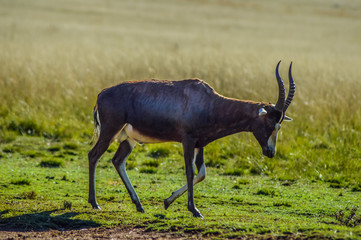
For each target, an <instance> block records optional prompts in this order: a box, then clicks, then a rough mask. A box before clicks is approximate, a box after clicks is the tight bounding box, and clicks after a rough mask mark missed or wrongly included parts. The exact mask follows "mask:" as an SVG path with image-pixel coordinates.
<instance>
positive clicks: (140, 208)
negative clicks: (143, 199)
mask: <svg viewBox="0 0 361 240" xmlns="http://www.w3.org/2000/svg"><path fill="white" fill-rule="evenodd" d="M136 207H137V211H138V212H141V213H144V209H143V207H142V205H140V206H136Z"/></svg>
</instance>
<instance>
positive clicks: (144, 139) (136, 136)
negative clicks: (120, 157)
mask: <svg viewBox="0 0 361 240" xmlns="http://www.w3.org/2000/svg"><path fill="white" fill-rule="evenodd" d="M122 132H125V134H126V136H127V137H128V138H130V139H132V140H134V141H136V142H138V143H160V142H167V141H165V140H161V139H157V138H153V137H150V136H146V135H144V134H142V133H140V132H139V131H138V130H137V129H135V128H134V127H133V126H132V125H131V124H126V125H125V126H124V128H123V129H122ZM122 135H123V134H122V133H121V135H120V139H119V140H122V139H121V138H123V139H124V137H125V136H124V135H123V136H122ZM124 140H125V139H124Z"/></svg>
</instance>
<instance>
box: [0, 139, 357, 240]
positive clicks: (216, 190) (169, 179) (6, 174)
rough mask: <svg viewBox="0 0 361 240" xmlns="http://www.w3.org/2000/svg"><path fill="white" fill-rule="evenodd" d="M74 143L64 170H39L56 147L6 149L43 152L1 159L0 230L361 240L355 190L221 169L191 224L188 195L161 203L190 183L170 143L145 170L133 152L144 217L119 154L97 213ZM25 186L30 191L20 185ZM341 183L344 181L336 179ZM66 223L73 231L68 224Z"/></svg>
mask: <svg viewBox="0 0 361 240" xmlns="http://www.w3.org/2000/svg"><path fill="white" fill-rule="evenodd" d="M68 141H69V140H68ZM221 142H222V140H221ZM75 143H76V144H77V146H78V147H77V149H76V150H75V151H76V153H77V154H76V155H75V156H74V155H71V154H70V155H68V154H64V157H63V161H64V162H65V164H64V166H63V167H61V168H43V167H41V166H40V165H39V163H40V162H41V161H42V159H43V158H45V159H47V158H49V157H50V156H51V155H52V154H53V153H52V152H49V151H47V148H49V147H51V146H53V145H54V146H56V145H58V144H59V142H57V141H55V142H54V141H53V140H44V139H43V138H41V137H18V138H17V139H16V140H15V141H14V142H12V143H10V144H8V145H6V146H2V148H4V147H9V146H17V147H19V148H21V149H32V150H33V151H42V150H43V152H44V156H41V157H36V158H32V157H29V156H25V157H24V155H23V154H22V153H21V152H13V153H9V152H6V153H3V157H2V158H0V164H1V166H2V167H1V169H0V183H1V184H0V203H1V204H0V213H1V219H0V229H5V228H6V227H17V228H20V229H28V230H35V231H37V230H47V229H78V228H79V229H80V228H87V227H96V226H108V227H112V226H117V225H119V224H121V225H123V226H129V227H134V226H138V227H144V228H146V229H147V230H148V231H162V232H163V231H175V232H180V233H182V232H184V233H197V234H200V235H201V236H204V237H206V236H212V237H217V238H218V237H219V238H224V237H236V238H239V237H243V236H254V237H257V238H267V237H270V236H273V237H280V236H284V237H287V236H288V237H291V236H296V235H297V236H299V237H304V238H308V237H317V238H326V237H329V238H355V239H357V238H359V237H360V236H361V226H360V224H359V222H360V221H359V218H360V213H359V211H357V210H356V211H355V210H352V209H354V208H357V205H359V203H360V202H359V201H360V197H361V192H360V191H354V190H353V187H354V185H352V184H348V185H343V186H342V187H340V188H334V187H333V186H331V185H330V181H325V180H322V179H314V178H307V177H304V178H290V177H288V178H285V177H283V178H282V177H275V176H276V175H265V174H263V175H262V174H261V175H251V174H250V173H249V174H246V175H242V176H238V175H226V174H225V172H226V170H225V169H223V168H213V167H209V168H208V170H207V172H208V175H207V178H206V180H205V181H203V182H202V183H200V184H199V185H197V186H196V187H195V202H196V205H197V207H198V208H199V210H200V211H201V212H202V213H203V215H204V217H205V219H204V220H200V219H196V218H193V217H192V215H191V214H190V213H189V212H188V210H187V197H186V195H185V196H182V197H181V198H179V199H178V200H177V201H175V202H174V203H173V204H172V205H171V206H170V207H169V209H168V210H164V208H163V200H164V199H165V198H167V197H169V196H170V194H171V192H173V191H174V190H176V189H177V188H179V187H181V186H182V185H183V184H184V183H185V181H186V178H185V170H184V166H183V160H182V155H181V153H179V147H180V146H179V145H174V144H165V145H166V146H168V150H169V155H168V157H167V158H159V159H157V160H156V161H158V162H160V165H159V166H158V167H152V166H148V165H143V164H144V162H147V161H149V156H148V154H149V153H148V151H147V150H148V146H147V145H142V146H140V145H138V146H137V147H136V148H135V149H134V152H133V153H132V155H134V159H133V160H132V162H135V164H136V165H137V166H140V168H139V169H138V168H137V167H135V168H133V169H128V174H129V177H130V179H131V181H132V182H133V184H134V186H135V189H136V191H137V192H138V195H139V197H140V199H141V201H142V204H143V207H144V208H145V211H146V212H145V213H144V214H142V213H138V212H137V211H136V209H135V206H134V204H132V202H131V200H130V198H129V196H128V193H127V191H126V189H125V187H124V185H123V183H122V182H121V180H119V176H118V175H117V173H116V171H115V169H114V167H113V166H112V163H111V161H110V159H111V157H112V155H113V154H114V152H111V153H106V154H105V156H104V157H103V158H102V159H101V160H100V162H99V165H98V168H97V173H96V190H97V198H98V202H99V204H100V205H101V207H102V209H103V210H102V211H95V210H92V209H91V206H90V205H89V204H88V203H87V189H88V178H87V175H88V168H87V159H86V153H87V151H88V150H89V145H88V144H87V143H82V142H78V141H75ZM115 145H116V144H115ZM163 145H164V144H163ZM163 145H160V144H157V145H154V146H153V147H156V146H159V147H161V146H163ZM209 150H212V148H210V149H209ZM147 159H148V160H147ZM143 168H152V169H153V168H154V169H155V172H151V171H150V172H146V171H144V170H143ZM24 169H26V171H24ZM10 176H11V177H10ZM23 180H24V181H23ZM26 180H28V181H29V182H31V184H29V185H28V184H17V183H20V182H21V183H22V182H27V181H26ZM343 181H346V180H343V179H341V180H339V181H336V180H334V182H343ZM347 182H352V180H350V179H349V180H347ZM75 189H76V190H75ZM351 210H352V211H353V212H354V214H352V212H351ZM351 215H352V216H353V217H352V216H351ZM46 216H48V217H46ZM49 216H50V217H49ZM350 216H351V217H350ZM66 221H71V222H74V223H75V224H74V225H70V224H69V225H68V224H66Z"/></svg>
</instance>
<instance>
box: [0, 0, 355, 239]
mask: <svg viewBox="0 0 361 240" xmlns="http://www.w3.org/2000/svg"><path fill="white" fill-rule="evenodd" d="M360 10H361V4H360V3H359V2H357V1H351V0H346V1H333V2H330V1H326V0H318V1H302V2H299V1H283V0H276V1H272V2H270V1H266V0H260V1H257V2H254V1H235V0H227V1H218V0H213V1H211V0H209V1H186V0H173V1H164V0H157V1H151V2H150V1H141V0H139V1H136V2H134V1H112V0H109V1H105V2H99V1H80V0H79V1H62V2H61V4H59V3H58V2H56V1H40V0H39V1H31V2H27V1H13V0H12V1H10V0H1V1H0V98H1V103H0V143H1V146H0V171H1V173H0V192H1V194H0V201H1V205H0V212H1V216H2V220H1V222H0V225H1V227H2V229H4V228H3V227H4V226H5V225H6V226H10V227H11V226H13V227H14V228H16V227H18V228H25V229H29V230H30V229H33V230H34V229H35V230H37V229H38V228H55V229H56V228H59V229H68V228H69V227H68V226H67V225H64V224H69V222H71V225H72V226H76V227H77V226H79V228H81V226H83V227H84V226H88V227H92V226H99V225H104V226H113V225H116V224H125V225H129V226H135V225H140V226H145V227H147V228H149V230H159V231H168V230H172V231H183V232H184V231H188V232H192V231H196V232H200V233H202V234H203V235H207V234H212V235H214V236H219V237H225V236H228V237H231V236H243V235H257V236H268V235H288V236H289V235H294V236H296V235H297V236H298V235H300V236H305V237H307V236H323V237H325V236H331V237H335V238H336V237H342V238H346V237H350V238H352V237H355V238H357V236H358V237H359V236H360V231H361V230H360V227H359V226H358V227H351V225H350V223H347V214H350V211H351V210H346V208H347V207H348V208H350V209H351V208H352V207H353V206H356V205H358V204H359V202H360V190H361V182H360V170H361V161H360V160H361V142H360V139H361V123H360V116H361V106H360V104H359V99H360V98H361V91H360V90H361V89H360V84H359V78H360V76H361V69H360V67H359V66H360V64H361V58H360V56H361V45H360V44H359V43H360V41H361V34H360V31H359V29H360V27H361V24H360V19H361V11H360ZM280 59H282V60H283V63H282V65H281V75H282V76H284V78H285V79H286V75H287V74H286V73H287V72H286V71H287V68H288V64H289V62H290V61H293V62H294V69H293V70H294V78H295V81H296V87H297V92H296V96H295V99H294V101H293V103H292V105H291V106H290V108H289V110H288V115H289V116H290V117H292V118H293V119H294V121H293V122H290V123H285V124H283V127H282V130H281V133H280V136H279V143H278V152H277V155H276V157H275V158H274V159H266V158H264V157H263V156H262V155H261V149H260V147H259V146H258V145H257V143H256V141H255V140H254V139H253V136H251V135H250V134H238V135H235V136H230V137H227V138H225V139H222V140H219V141H217V142H215V143H212V144H210V145H209V146H208V147H207V148H206V152H205V157H206V165H207V166H208V177H207V179H206V181H205V182H202V183H201V184H200V185H199V186H197V187H196V188H195V192H196V203H197V205H198V207H199V208H200V210H201V212H202V213H203V215H204V216H205V218H206V219H205V220H203V221H200V220H198V219H193V218H191V217H190V215H189V214H188V212H187V211H186V198H185V197H182V198H181V199H180V200H178V201H177V202H175V203H174V205H172V206H171V207H170V209H169V210H168V211H164V210H163V206H162V200H163V199H164V198H166V197H168V195H170V193H171V192H172V191H174V190H175V189H177V188H178V187H180V186H181V185H182V184H184V182H185V175H184V172H185V171H184V169H183V161H182V157H181V152H182V150H181V148H180V146H179V145H178V144H171V143H170V144H163V145H147V146H138V147H137V148H136V150H135V151H134V152H133V154H132V155H131V156H130V159H129V162H128V168H129V169H130V171H129V175H130V178H131V179H132V180H133V182H134V183H135V184H136V185H137V191H138V194H139V195H140V198H141V200H142V201H143V205H144V207H145V208H146V211H147V213H146V214H138V213H136V212H135V209H134V207H133V205H132V204H131V202H130V200H129V197H128V196H127V194H126V191H125V188H124V187H123V185H122V184H121V183H120V182H119V177H118V176H117V175H116V172H115V170H114V169H113V168H112V166H111V163H110V162H109V159H110V158H111V155H112V154H113V151H114V149H115V148H116V146H115V145H114V146H112V148H111V150H110V151H109V152H108V153H107V156H106V157H104V158H103V159H102V160H101V162H100V165H99V167H98V171H97V192H98V198H99V199H98V200H99V202H100V204H101V205H102V207H103V209H104V210H103V211H102V212H94V211H92V210H90V208H89V206H88V204H87V203H86V198H87V196H86V194H87V159H86V155H87V151H88V150H89V145H88V144H87V143H88V142H89V140H90V137H91V133H92V126H93V124H92V114H91V111H92V108H93V105H94V103H95V99H96V95H97V93H98V92H99V91H100V90H101V89H102V88H104V87H108V86H110V85H113V84H116V83H118V82H121V81H124V80H135V79H143V78H160V79H172V80H178V79H185V78H191V77H198V78H201V79H204V80H206V81H207V82H209V83H210V84H211V85H212V86H213V87H214V88H215V89H216V90H217V91H218V92H219V93H221V94H223V95H226V96H230V97H237V98H241V99H252V100H258V101H275V100H276V98H277V93H276V92H277V84H276V80H275V78H274V73H273V72H274V67H275V65H276V63H277V62H278V60H280ZM159 154H160V155H161V156H162V157H160V158H157V156H158V155H159ZM174 166H175V167H174ZM171 167H173V168H171ZM69 205H71V209H70V210H69V209H66V210H62V209H63V208H64V207H68V208H69ZM340 210H344V211H345V212H346V213H347V214H346V215H344V216H343V217H338V218H336V217H335V216H334V214H335V212H336V211H340ZM16 216H20V218H16ZM49 216H50V219H51V221H50V223H49V226H44V223H46V221H44V219H49ZM356 216H359V214H356ZM28 218H31V219H33V221H34V223H35V225H31V226H29V225H27V222H28V220H26V219H28ZM355 224H356V225H357V221H355ZM345 225H349V226H345ZM37 226H39V227H37ZM259 234H262V235H259Z"/></svg>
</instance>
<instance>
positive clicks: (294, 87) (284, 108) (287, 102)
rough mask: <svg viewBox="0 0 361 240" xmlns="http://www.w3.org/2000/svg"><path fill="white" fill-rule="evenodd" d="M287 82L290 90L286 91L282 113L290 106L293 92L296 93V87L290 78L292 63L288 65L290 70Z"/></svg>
mask: <svg viewBox="0 0 361 240" xmlns="http://www.w3.org/2000/svg"><path fill="white" fill-rule="evenodd" d="M288 80H289V82H290V89H289V91H288V95H287V99H286V103H285V106H284V107H283V112H284V113H285V112H286V110H287V108H288V106H289V105H290V104H291V102H292V99H293V96H294V95H295V91H296V85H295V82H294V81H293V77H292V62H291V65H290V69H289V71H288Z"/></svg>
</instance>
